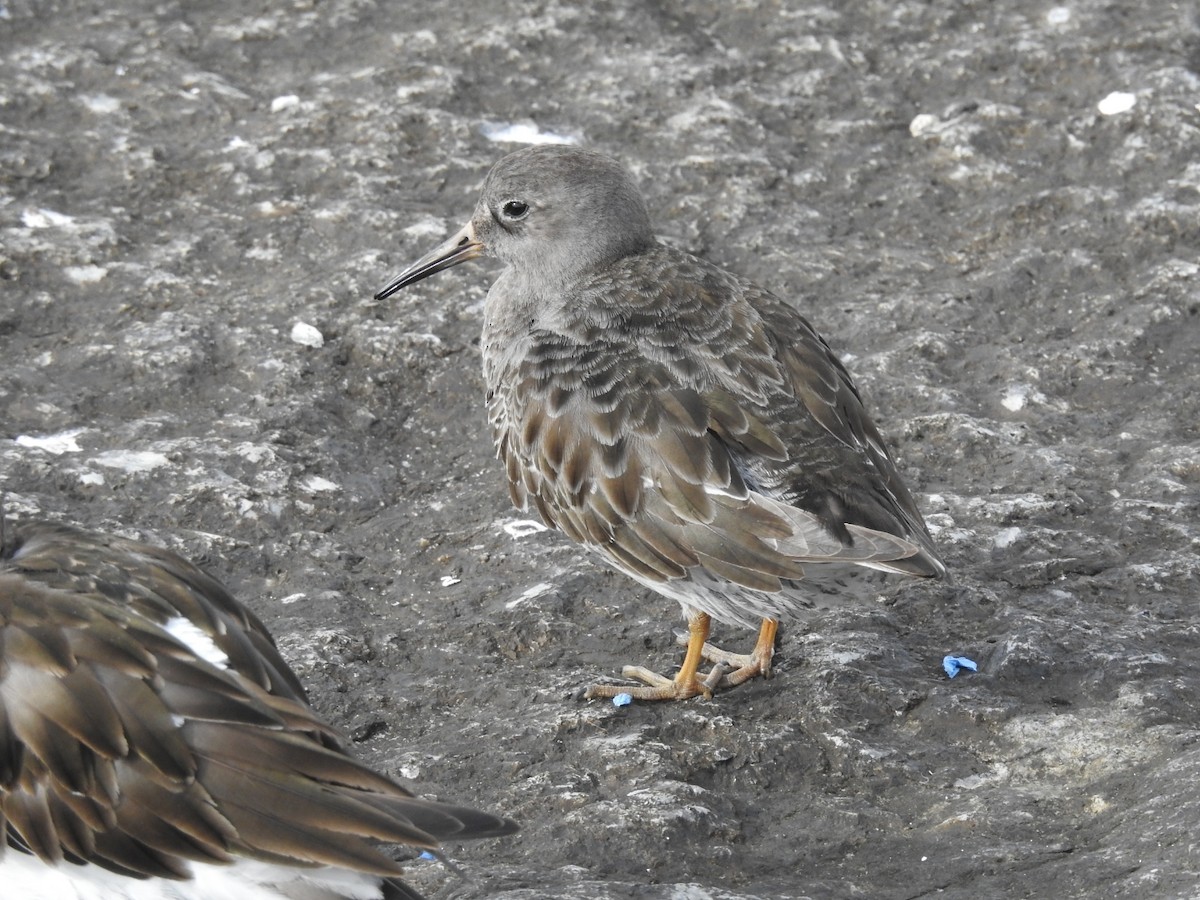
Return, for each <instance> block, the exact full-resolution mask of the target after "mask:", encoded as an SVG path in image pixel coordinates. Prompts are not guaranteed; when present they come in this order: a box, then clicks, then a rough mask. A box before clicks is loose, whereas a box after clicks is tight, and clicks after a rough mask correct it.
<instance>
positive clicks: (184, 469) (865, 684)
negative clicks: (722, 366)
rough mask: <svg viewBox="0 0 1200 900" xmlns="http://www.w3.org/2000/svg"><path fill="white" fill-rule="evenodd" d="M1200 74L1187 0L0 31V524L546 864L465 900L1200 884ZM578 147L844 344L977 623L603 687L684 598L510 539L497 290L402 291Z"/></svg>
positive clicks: (292, 18)
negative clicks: (191, 621)
mask: <svg viewBox="0 0 1200 900" xmlns="http://www.w3.org/2000/svg"><path fill="white" fill-rule="evenodd" d="M1198 71H1200V25H1198V21H1197V18H1196V16H1195V11H1194V10H1191V9H1190V7H1188V6H1187V5H1174V4H1166V3H1157V4H1151V6H1150V7H1147V8H1145V9H1141V10H1139V9H1137V8H1136V6H1135V5H1134V4H1119V3H1103V2H1099V0H1079V2H1072V3H1066V4H1063V5H1059V6H1050V5H1046V4H1042V3H1035V2H1031V0H1006V2H996V3H984V2H963V3H946V4H930V3H922V2H913V0H898V2H891V0H889V2H887V3H884V2H859V3H850V4H844V5H838V4H830V5H822V4H815V3H814V4H807V3H796V4H762V5H760V4H749V3H746V4H727V3H715V2H698V3H689V4H682V3H667V4H640V3H635V2H632V0H614V2H605V3H597V4H590V5H587V4H580V5H574V4H568V3H561V2H546V3H542V2H531V0H508V2H504V0H483V2H480V3H476V4H467V5H463V4H447V5H441V6H435V5H433V4H430V5H428V6H427V7H418V5H417V4H374V3H367V2H361V0H330V2H322V3H315V2H304V0H301V2H293V3H289V4H277V5H270V4H255V5H250V6H247V5H245V4H239V3H234V2H231V0H220V2H213V3H205V4H188V3H183V2H178V0H176V2H162V3H135V2H128V0H124V2H123V0H117V2H114V3H111V4H100V5H97V4H89V3H79V2H63V3H37V4H30V5H26V4H24V3H15V4H14V3H5V4H3V5H0V361H2V365H0V490H3V491H4V492H6V498H5V500H4V507H5V510H6V511H7V512H8V513H9V514H10V515H11V514H17V515H35V514H36V515H42V516H50V517H56V518H60V519H64V520H67V521H71V522H75V523H78V524H82V525H85V526H88V527H94V528H102V529H109V530H115V531H119V532H122V533H125V534H129V535H131V536H135V537H141V538H147V539H151V540H154V541H157V542H160V543H162V544H165V545H166V546H169V547H171V548H172V549H175V550H179V551H181V552H184V553H186V554H187V555H189V556H191V557H193V558H196V559H198V560H199V561H201V562H202V563H204V564H205V565H206V566H207V567H208V568H209V570H210V571H212V572H213V573H214V574H216V575H217V576H218V577H221V578H222V579H224V580H225V581H227V582H228V583H229V584H230V585H231V586H232V587H233V588H234V589H235V591H236V592H237V593H238V595H239V596H241V597H242V598H243V599H245V600H246V601H247V602H248V603H249V604H250V605H251V606H252V607H253V608H254V609H255V610H256V612H258V613H259V614H260V615H261V616H262V617H263V618H264V619H265V620H266V621H267V622H268V624H269V625H270V626H271V627H272V629H273V631H274V633H275V634H276V635H277V636H278V640H279V643H280V646H281V647H282V649H283V650H284V652H285V655H286V656H287V657H288V658H289V660H290V661H291V662H292V663H293V664H294V665H295V667H296V668H297V670H298V672H299V673H300V674H301V676H302V678H303V679H304V681H305V682H306V683H307V684H308V685H309V686H310V689H311V693H312V696H313V699H314V701H315V704H316V706H317V707H318V708H319V709H320V710H321V711H322V712H323V713H324V714H326V715H327V716H329V717H331V718H332V719H333V720H334V721H335V722H337V723H338V724H340V725H341V726H342V727H344V728H345V729H346V730H347V732H349V733H350V734H351V735H352V736H353V737H354V738H355V740H356V741H357V742H358V746H359V747H360V752H361V753H362V754H363V755H364V756H365V757H367V758H369V759H371V760H372V761H373V762H375V763H377V764H379V765H381V766H384V767H386V768H387V769H389V770H390V771H392V772H394V773H396V774H398V775H400V776H402V777H405V778H411V779H414V781H415V783H416V784H417V785H418V786H419V787H420V789H422V790H423V791H425V792H428V793H431V794H436V795H440V796H445V797H454V798H456V799H460V800H464V801H469V802H472V803H475V804H478V805H481V806H486V807H490V808H494V809H497V810H501V811H504V812H507V813H509V814H511V815H513V816H515V817H517V818H519V819H520V820H521V821H522V822H523V824H524V830H523V831H522V833H521V834H520V835H518V836H517V837H516V838H514V839H511V840H508V841H504V842H495V843H488V844H479V845H471V846H465V847H462V848H451V855H452V856H453V857H454V858H456V859H458V860H459V861H460V863H462V864H463V866H464V867H465V869H466V870H467V872H468V874H469V880H466V881H457V880H456V879H455V878H454V877H453V876H449V875H447V873H446V872H445V871H444V870H443V869H442V868H441V867H440V866H439V865H438V864H436V863H420V864H417V865H416V866H415V868H414V875H413V880H414V882H415V883H418V884H420V885H421V886H422V888H423V889H425V890H427V891H429V892H430V893H431V894H432V895H433V896H435V897H449V896H454V897H459V898H476V897H500V898H506V900H535V898H537V900H541V898H573V897H574V898H596V897H600V898H606V897H612V898H622V897H637V898H646V900H650V898H653V900H751V898H793V900H798V898H804V897H813V898H826V897H871V898H889V900H890V898H916V897H925V896H932V895H936V896H938V897H943V898H963V900H966V898H972V900H974V898H984V897H1000V896H1003V897H1045V896H1056V897H1060V898H1091V897H1097V896H1108V897H1119V898H1143V897H1152V898H1176V897H1178V898H1184V897H1192V896H1195V894H1196V893H1197V891H1198V890H1200V853H1198V852H1197V849H1196V843H1195V838H1194V835H1195V826H1196V822H1197V821H1200V790H1198V789H1197V784H1200V742H1198V741H1197V738H1198V737H1200V727H1198V725H1197V722H1198V721H1200V655H1198V654H1197V652H1196V651H1197V648H1198V647H1200V634H1198V623H1200V618H1198V616H1197V614H1196V610H1195V605H1196V594H1197V587H1196V585H1197V580H1196V576H1197V568H1198V565H1197V550H1198V549H1200V547H1198V545H1200V534H1198V528H1197V522H1198V519H1200V516H1198V506H1200V487H1198V486H1200V434H1198V422H1200V314H1198V313H1200V253H1198V250H1197V248H1198V246H1200V161H1198V160H1200V113H1198V112H1197V102H1198V101H1200V75H1198V74H1197V73H1198ZM1112 95H1116V96H1112ZM547 135H559V136H564V137H569V138H573V139H576V140H579V141H581V142H584V143H586V144H587V145H589V146H593V147H595V148H597V149H600V150H604V151H606V152H609V153H612V154H614V155H618V156H620V157H621V158H622V159H624V160H625V161H626V162H627V163H628V164H629V165H630V166H631V168H633V169H634V171H635V172H636V173H637V175H638V177H639V179H640V181H641V183H642V185H643V187H644V189H645V192H646V194H647V197H648V200H649V204H650V207H651V211H652V214H653V216H654V218H655V222H656V225H657V226H658V228H659V229H660V231H661V232H662V233H663V235H664V237H665V238H666V239H668V240H671V241H673V242H676V243H678V244H681V245H683V246H685V247H687V248H689V249H691V250H693V251H695V252H698V253H700V254H702V255H705V256H707V257H708V258H710V259H712V260H714V261H716V262H719V263H721V264H723V265H726V266H729V267H731V268H734V269H736V270H738V271H740V272H742V273H743V274H746V275H748V276H750V277H752V278H754V279H755V280H757V281H759V282H760V283H762V284H764V285H765V286H768V287H770V288H772V289H774V290H775V291H776V292H778V293H781V294H783V295H784V296H786V297H789V298H791V299H793V300H794V301H795V303H796V304H797V305H798V306H799V307H800V308H801V309H803V310H804V311H805V312H806V313H807V314H808V315H809V316H810V317H811V318H812V319H813V320H814V322H816V324H817V325H818V327H819V328H820V329H821V330H822V331H823V332H824V334H825V335H826V337H827V338H828V340H829V341H830V343H831V344H832V345H833V346H834V348H835V349H836V350H837V351H838V352H840V353H841V354H843V357H844V359H845V360H846V362H847V364H848V366H849V368H850V369H851V371H852V372H853V373H854V374H855V376H856V378H857V380H858V382H859V385H860V387H861V388H862V389H863V392H864V394H865V396H866V398H867V401H868V406H869V407H870V408H871V409H873V410H874V411H875V413H876V417H877V419H878V421H879V423H880V425H881V427H882V428H883V429H884V431H885V432H886V433H887V434H888V436H889V438H890V440H891V442H892V445H893V447H894V449H895V450H896V452H897V455H898V456H899V457H900V459H901V468H902V471H903V472H904V474H905V476H906V480H907V481H908V483H909V484H910V486H912V487H913V488H914V490H915V491H916V492H917V494H918V496H919V498H920V499H921V502H922V506H923V508H924V509H925V511H926V513H927V517H928V519H929V522H930V525H931V527H932V528H933V529H935V531H936V537H937V539H938V541H939V544H940V546H941V547H942V548H943V550H944V553H945V556H946V558H947V562H948V563H949V564H950V566H951V568H952V571H953V573H954V580H953V581H952V582H950V583H947V584H940V585H923V584H912V583H902V582H900V581H891V582H887V583H884V584H881V586H880V594H879V600H878V602H877V603H876V604H875V605H874V606H872V607H869V608H863V609H861V610H858V611H836V612H834V611H830V612H827V613H824V614H822V615H821V616H818V617H817V618H816V619H814V620H813V621H812V622H810V623H807V624H805V625H799V624H797V625H793V626H792V627H786V625H785V630H784V634H783V637H782V640H781V643H780V646H779V652H778V656H777V674H776V677H775V678H774V679H772V680H771V681H769V682H760V683H755V684H751V685H748V686H746V687H743V688H741V689H739V690H738V691H736V692H731V693H727V694H723V695H719V696H717V697H716V698H714V699H713V700H712V701H709V702H704V701H696V702H688V703H682V704H677V705H664V706H655V705H634V706H631V707H625V708H621V709H618V708H615V707H614V706H612V705H611V704H608V703H600V702H594V703H584V702H582V701H581V700H579V699H577V690H578V689H579V688H580V687H582V686H583V685H586V684H588V683H590V682H591V681H594V680H596V679H597V678H602V677H606V676H611V675H616V674H617V673H618V672H619V670H620V667H621V665H622V664H625V663H644V664H649V665H653V666H665V665H666V664H667V663H668V662H669V661H670V660H671V658H672V653H673V652H674V651H673V638H672V635H671V629H672V628H673V627H677V625H678V622H679V620H678V609H677V607H676V606H675V605H674V604H671V603H669V602H668V601H665V600H660V599H658V598H657V597H656V596H654V595H652V594H650V593H649V592H647V591H645V590H642V589H640V588H638V587H637V586H636V585H634V584H632V583H631V582H628V581H627V580H623V579H622V578H621V577H619V576H617V575H615V574H612V573H609V572H606V571H603V570H601V569H599V568H597V567H596V566H594V565H593V564H592V563H591V562H590V561H589V560H587V559H583V558H581V557H580V554H579V553H578V552H577V550H576V549H575V548H574V547H572V546H571V545H570V544H569V543H568V542H566V541H565V540H563V539H561V538H560V537H558V536H557V535H555V534H553V533H550V532H545V531H538V530H536V529H533V528H531V527H528V526H527V525H525V524H523V523H522V522H521V518H522V517H521V516H520V515H519V514H516V513H514V512H513V511H512V510H511V509H510V507H509V504H508V501H507V495H506V491H505V488H504V486H503V484H502V473H501V471H500V468H499V466H498V464H497V463H496V462H495V461H494V460H493V459H492V452H491V447H490V445H489V441H488V438H487V436H486V426H485V422H484V416H483V412H482V396H481V393H482V389H481V378H480V374H479V371H478V370H479V359H478V356H479V354H478V332H479V328H480V311H481V301H482V298H483V295H484V293H485V291H486V288H487V285H488V284H489V279H490V277H491V275H492V274H493V273H494V267H489V265H488V264H486V263H484V264H478V263H477V264H473V265H471V266H464V267H462V268H460V269H457V270H455V272H453V273H449V274H446V275H443V276H441V277H440V278H439V279H437V280H436V281H433V282H429V283H428V284H426V285H422V286H420V287H419V288H416V289H413V290H410V291H407V292H405V293H404V294H402V295H400V296H399V297H397V298H395V300H394V301H389V302H387V303H383V304H379V303H375V302H374V301H373V300H372V299H371V295H372V293H373V292H374V290H375V289H377V288H378V287H380V286H382V285H383V283H384V282H385V281H387V280H388V279H389V278H390V277H391V276H392V275H394V274H395V273H396V272H397V271H398V270H399V268H400V267H402V266H403V265H404V264H405V263H406V262H408V261H410V260H411V259H414V258H415V257H416V256H417V255H419V254H420V253H422V252H423V251H424V250H425V249H428V248H429V247H430V246H431V245H432V244H433V243H435V242H436V241H438V240H439V239H440V238H441V237H442V236H444V235H445V234H447V233H448V232H449V231H450V230H452V229H453V228H456V227H458V226H459V225H460V224H461V223H462V222H463V221H465V219H466V217H467V216H468V215H469V214H470V211H471V208H472V206H473V204H474V201H475V196H476V192H477V189H478V186H479V184H480V183H481V180H482V178H483V175H484V174H485V172H486V170H487V168H488V166H489V165H490V164H491V163H492V162H493V161H494V160H495V159H497V158H498V157H499V156H501V155H502V154H504V153H505V152H507V151H509V150H511V149H514V148H515V147H516V146H517V144H516V143H513V142H512V139H513V138H520V139H525V140H528V139H531V138H533V137H538V136H547ZM718 637H719V638H720V639H721V642H723V643H724V644H725V645H727V646H730V647H734V646H737V645H740V644H742V643H745V644H748V643H749V642H750V640H751V639H752V635H751V634H750V633H748V632H746V633H740V632H737V631H735V630H726V631H724V632H722V634H720V635H719V636H718ZM950 653H953V654H961V655H965V656H969V657H971V658H973V659H975V660H977V661H978V663H979V672H978V673H975V674H971V673H964V674H961V675H959V676H958V677H957V678H955V679H953V680H950V679H948V678H947V677H946V675H945V674H944V673H943V672H942V669H941V660H942V657H943V656H944V655H946V654H950Z"/></svg>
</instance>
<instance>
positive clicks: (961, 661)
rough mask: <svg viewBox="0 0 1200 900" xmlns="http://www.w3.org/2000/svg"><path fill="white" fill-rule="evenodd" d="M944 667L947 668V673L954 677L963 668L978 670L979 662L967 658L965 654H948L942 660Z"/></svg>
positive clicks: (971, 670) (972, 670)
mask: <svg viewBox="0 0 1200 900" xmlns="http://www.w3.org/2000/svg"><path fill="white" fill-rule="evenodd" d="M942 668H943V669H945V670H946V674H947V675H949V676H950V677H951V678H953V677H954V676H955V675H957V674H958V673H959V672H961V671H962V670H963V669H967V670H968V671H970V672H978V671H979V664H978V663H976V662H975V660H973V659H967V657H965V656H947V657H946V658H945V659H943V660H942Z"/></svg>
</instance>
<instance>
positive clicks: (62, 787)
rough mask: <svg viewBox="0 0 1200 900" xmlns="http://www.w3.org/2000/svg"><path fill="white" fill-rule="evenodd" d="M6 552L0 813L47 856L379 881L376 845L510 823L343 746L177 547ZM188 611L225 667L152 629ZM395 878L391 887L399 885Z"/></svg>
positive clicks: (1, 821)
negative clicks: (381, 769)
mask: <svg viewBox="0 0 1200 900" xmlns="http://www.w3.org/2000/svg"><path fill="white" fill-rule="evenodd" d="M4 536H5V543H4V545H3V546H0V825H2V826H3V827H4V829H5V831H6V834H7V839H8V842H9V843H10V844H11V845H14V846H17V847H21V848H24V849H26V850H28V851H29V852H31V853H33V854H35V855H36V856H38V857H40V858H41V859H44V860H46V861H47V862H58V861H61V860H62V859H64V858H67V859H71V860H74V861H76V862H91V863H95V864H97V865H100V866H103V867H104V868H107V869H110V870H112V871H114V872H119V873H122V874H127V875H131V876H135V877H146V876H156V877H162V878H184V877H187V876H188V861H201V862H210V863H211V862H216V863H222V862H228V861H229V860H231V859H232V858H233V857H235V856H248V857H253V858H258V859H265V860H273V861H281V862H287V863H290V864H293V865H313V864H331V865H338V866H343V867H348V868H353V869H357V870H360V871H364V872H369V873H374V874H378V875H382V876H394V875H396V874H397V873H398V872H399V871H400V869H399V866H398V865H397V864H396V863H395V862H394V861H393V860H392V859H391V858H390V857H388V856H387V855H386V854H384V853H382V852H381V851H380V850H379V849H377V847H376V846H375V842H377V841H385V842H397V843H406V844H410V845H413V846H418V847H436V846H437V843H438V841H440V840H442V839H444V838H446V837H450V836H454V837H456V838H466V837H484V836H494V835H499V834H507V833H510V832H512V831H513V830H515V827H516V826H515V825H514V824H513V823H512V822H511V821H510V820H508V819H504V818H501V817H497V816H491V815H489V814H487V813H482V812H478V811H474V810H466V809H461V808H459V807H453V806H447V805H445V804H441V803H436V802H433V801H426V800H422V799H420V798H417V797H414V796H413V795H412V794H411V793H409V792H408V791H407V790H405V789H404V788H403V787H401V786H400V785H398V784H396V783H395V782H393V781H391V780H390V779H388V778H386V777H385V776H383V775H380V774H378V773H376V772H373V771H371V770H370V769H368V768H366V767H365V766H363V765H361V764H360V763H358V762H356V761H354V760H353V759H352V758H350V757H349V756H347V755H346V753H345V751H344V750H343V749H342V745H341V741H340V738H339V737H338V736H337V735H336V733H335V732H334V731H333V729H331V728H330V727H329V726H328V725H325V724H324V723H322V722H321V721H320V720H318V719H317V718H316V717H315V716H314V714H313V712H312V710H311V709H310V708H309V707H308V705H307V703H306V702H305V701H304V699H303V690H302V689H301V687H300V685H299V682H298V681H297V680H296V678H295V675H294V674H293V673H292V672H291V670H290V669H289V668H288V667H287V665H286V663H284V661H283V659H282V658H281V657H280V656H279V654H278V652H277V651H276V650H275V648H274V645H273V644H272V643H271V640H270V636H269V635H268V634H267V632H266V630H265V628H264V627H263V626H262V624H261V623H260V622H259V621H258V620H257V619H256V618H254V617H253V616H252V615H251V614H250V613H249V612H248V611H247V610H245V609H244V608H242V607H241V606H240V604H238V603H237V601H236V600H234V599H233V598H232V597H231V596H230V595H229V594H228V592H227V591H225V589H224V588H223V587H222V586H221V585H220V584H219V583H217V582H216V581H214V580H212V579H211V578H209V577H208V576H207V575H204V574H203V573H201V572H200V571H199V570H198V569H195V567H193V566H191V565H190V564H189V563H187V562H186V561H184V560H182V559H180V558H179V557H177V556H175V555H173V554H170V553H168V552H167V551H164V550H160V549H158V548H153V547H149V546H147V545H144V544H139V543H137V542H133V541H126V540H123V539H119V538H111V537H105V536H101V535H95V534H91V533H88V532H83V531H79V530H76V529H72V528H68V527H66V526H56V525H48V524H38V523H31V524H23V525H18V526H17V527H15V528H9V529H6V533H5V535H4ZM180 615H186V616H187V618H188V619H189V620H190V621H192V622H193V624H195V625H196V626H197V627H199V628H201V629H202V630H203V631H205V633H207V634H209V636H210V637H211V638H212V639H213V641H214V642H215V643H217V645H218V646H219V647H220V648H221V649H222V650H224V651H225V652H226V654H227V655H228V656H229V660H230V667H229V668H228V669H222V668H219V667H217V666H215V665H213V664H212V663H210V662H207V661H205V660H204V659H201V658H198V657H197V656H195V655H194V654H193V653H192V652H191V651H190V650H189V648H188V647H187V646H186V645H184V644H182V643H181V642H180V641H178V640H177V639H176V638H175V637H173V636H172V635H171V634H170V633H168V632H167V631H166V630H164V628H163V623H165V622H167V621H168V620H170V619H172V618H176V617H178V616H180ZM397 889H399V888H397Z"/></svg>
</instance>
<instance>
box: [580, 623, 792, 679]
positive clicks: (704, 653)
mask: <svg viewBox="0 0 1200 900" xmlns="http://www.w3.org/2000/svg"><path fill="white" fill-rule="evenodd" d="M711 625H712V620H711V619H710V618H709V617H708V615H707V614H706V613H694V614H693V615H691V616H690V617H689V618H688V633H687V637H686V638H685V637H683V636H680V641H681V643H684V644H685V645H686V646H687V651H686V653H685V654H684V657H683V665H681V666H680V667H679V671H678V672H677V673H676V674H675V677H674V678H673V679H672V678H667V677H665V676H663V675H659V674H658V673H657V672H651V671H650V670H649V669H646V668H643V667H642V666H626V667H625V668H624V669H622V670H621V674H622V675H624V676H625V677H626V678H635V679H637V680H638V681H642V682H645V685H646V686H645V687H627V686H624V685H619V684H594V685H592V686H591V687H590V688H588V689H587V692H586V693H585V694H584V697H585V698H586V699H588V700H594V699H596V698H599V697H615V696H617V695H618V694H629V695H630V696H631V697H633V698H634V699H635V700H686V699H688V698H689V697H695V696H697V695H700V696H703V697H705V698H708V699H711V698H712V692H713V690H714V689H716V688H717V687H718V686H720V687H734V686H736V685H739V684H741V683H742V682H744V681H749V680H750V679H751V678H753V677H754V676H756V675H761V676H763V677H764V678H768V677H770V674H771V657H772V656H774V655H775V635H776V633H777V632H778V630H779V621H778V620H777V619H763V623H762V628H761V629H759V632H758V640H757V641H756V642H755V644H754V649H753V650H752V651H751V652H750V653H748V654H747V653H728V652H726V651H724V650H721V649H719V648H717V647H714V646H712V644H709V643H706V641H707V639H708V632H709V628H710V627H711ZM705 660H707V661H708V662H711V663H712V664H713V667H712V669H711V670H710V671H709V673H708V674H707V675H705V676H704V677H703V678H701V677H700V676H699V672H700V663H701V662H703V661H705ZM730 669H733V671H732V672H731V671H729V670H730ZM727 673H728V674H727Z"/></svg>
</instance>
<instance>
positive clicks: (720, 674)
mask: <svg viewBox="0 0 1200 900" xmlns="http://www.w3.org/2000/svg"><path fill="white" fill-rule="evenodd" d="M726 671H727V669H726V668H725V666H723V665H722V664H721V663H717V664H716V665H714V666H713V668H712V670H711V671H710V672H709V673H708V674H707V675H705V676H704V677H703V678H700V677H698V676H697V675H695V674H693V675H692V676H691V677H684V673H683V671H682V670H680V672H679V674H678V675H676V676H675V677H674V678H667V677H666V676H665V675H659V674H658V673H657V672H653V671H651V670H650V669H647V668H645V667H643V666H626V667H625V668H624V669H622V670H621V674H622V675H624V676H625V677H626V678H632V679H636V680H637V681H641V682H644V685H638V686H633V685H624V684H593V685H592V686H591V687H589V688H588V689H587V691H586V692H585V693H584V695H583V697H584V699H585V700H597V699H603V698H605V697H616V696H618V695H620V694H628V695H629V696H630V697H632V698H633V699H634V700H688V699H690V698H692V697H703V698H704V699H706V700H711V699H712V694H713V691H714V690H715V689H716V687H717V685H718V684H720V683H721V682H722V679H723V678H724V677H725V672H726ZM738 683H739V684H740V682H738Z"/></svg>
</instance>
